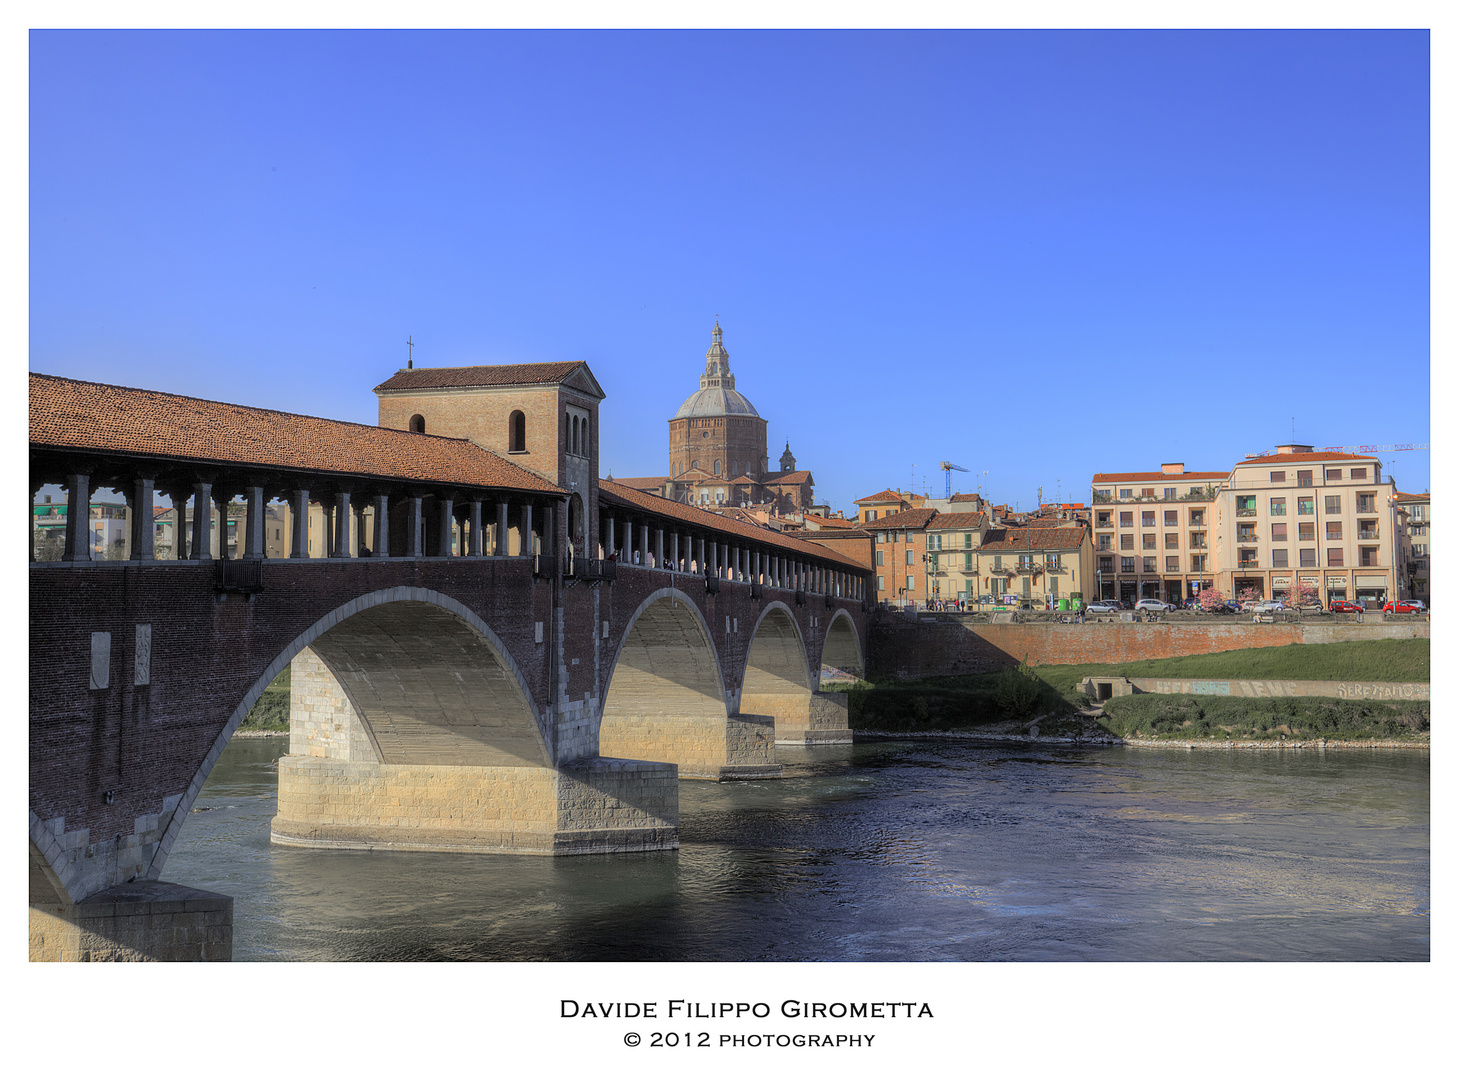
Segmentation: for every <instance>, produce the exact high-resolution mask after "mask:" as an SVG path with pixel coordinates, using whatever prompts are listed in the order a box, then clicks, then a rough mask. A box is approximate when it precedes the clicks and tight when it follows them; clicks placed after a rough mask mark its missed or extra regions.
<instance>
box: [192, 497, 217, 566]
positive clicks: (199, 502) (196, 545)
mask: <svg viewBox="0 0 1460 1080" xmlns="http://www.w3.org/2000/svg"><path fill="white" fill-rule="evenodd" d="M192 557H193V558H194V559H201V560H208V559H211V558H213V485H212V484H205V483H202V482H201V481H200V482H198V483H196V484H194V485H193V552H192Z"/></svg>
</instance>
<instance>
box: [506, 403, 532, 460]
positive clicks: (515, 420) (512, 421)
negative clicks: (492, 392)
mask: <svg viewBox="0 0 1460 1080" xmlns="http://www.w3.org/2000/svg"><path fill="white" fill-rule="evenodd" d="M526 449H527V417H525V416H523V415H522V410H520V409H518V410H516V411H514V412H513V413H512V415H511V416H509V417H507V452H508V453H509V454H520V453H523V452H524V451H526Z"/></svg>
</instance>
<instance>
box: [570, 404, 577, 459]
mask: <svg viewBox="0 0 1460 1080" xmlns="http://www.w3.org/2000/svg"><path fill="white" fill-rule="evenodd" d="M577 452H578V418H577V417H576V416H574V415H573V414H572V413H569V414H568V453H570V454H576V453H577Z"/></svg>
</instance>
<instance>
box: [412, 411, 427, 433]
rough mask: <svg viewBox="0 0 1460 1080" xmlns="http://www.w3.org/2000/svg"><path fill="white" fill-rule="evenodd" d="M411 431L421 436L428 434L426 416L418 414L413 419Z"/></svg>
mask: <svg viewBox="0 0 1460 1080" xmlns="http://www.w3.org/2000/svg"><path fill="white" fill-rule="evenodd" d="M410 429H411V430H412V431H414V432H417V433H419V434H421V435H424V434H426V418H425V417H424V416H422V415H421V414H420V413H416V415H415V416H413V417H411V427H410Z"/></svg>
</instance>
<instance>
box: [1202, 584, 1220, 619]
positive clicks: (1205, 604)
mask: <svg viewBox="0 0 1460 1080" xmlns="http://www.w3.org/2000/svg"><path fill="white" fill-rule="evenodd" d="M1196 602H1197V603H1198V604H1200V605H1201V609H1202V610H1203V611H1205V612H1207V613H1208V614H1215V613H1216V612H1218V611H1221V610H1223V609H1224V608H1225V607H1226V606H1227V598H1226V597H1225V596H1223V595H1222V590H1221V589H1219V588H1217V587H1216V586H1215V585H1209V586H1208V587H1207V588H1205V589H1203V590H1202V591H1201V592H1199V593H1198V594H1197V597H1196Z"/></svg>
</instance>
